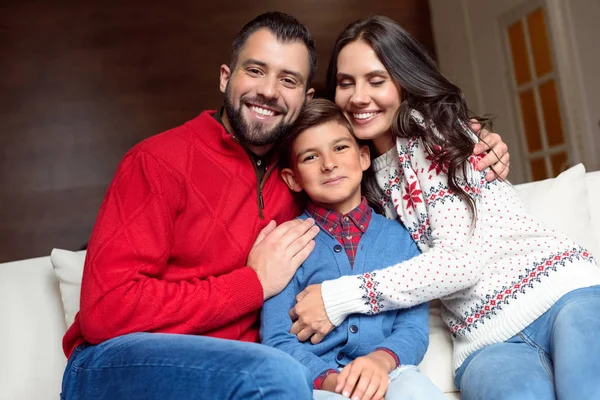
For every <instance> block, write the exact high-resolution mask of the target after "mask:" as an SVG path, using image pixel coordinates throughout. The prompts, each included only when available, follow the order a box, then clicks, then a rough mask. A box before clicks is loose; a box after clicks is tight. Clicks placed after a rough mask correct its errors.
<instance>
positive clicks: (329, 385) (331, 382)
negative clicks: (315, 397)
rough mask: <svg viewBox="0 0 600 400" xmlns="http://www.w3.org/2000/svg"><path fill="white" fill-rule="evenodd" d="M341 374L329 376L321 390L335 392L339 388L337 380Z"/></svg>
mask: <svg viewBox="0 0 600 400" xmlns="http://www.w3.org/2000/svg"><path fill="white" fill-rule="evenodd" d="M339 375H340V374H329V375H327V378H325V380H324V381H323V384H322V385H321V390H327V391H328V392H335V388H336V386H337V379H338V376H339Z"/></svg>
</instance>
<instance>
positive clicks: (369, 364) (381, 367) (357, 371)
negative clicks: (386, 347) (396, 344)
mask: <svg viewBox="0 0 600 400" xmlns="http://www.w3.org/2000/svg"><path fill="white" fill-rule="evenodd" d="M394 368H396V362H395V361H394V359H393V358H392V356H390V355H389V354H387V353H386V352H385V351H381V350H376V351H374V352H373V353H371V354H368V355H366V356H363V357H358V358H357V359H355V360H354V361H352V362H351V363H350V364H348V365H346V366H345V367H344V369H343V370H342V372H341V373H340V374H339V376H338V377H337V386H336V388H335V391H336V393H341V394H342V396H345V397H351V398H352V400H381V399H383V396H385V392H386V391H387V388H388V385H389V377H388V375H389V373H390V372H391V371H392V370H393V369H394Z"/></svg>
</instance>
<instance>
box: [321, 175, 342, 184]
mask: <svg viewBox="0 0 600 400" xmlns="http://www.w3.org/2000/svg"><path fill="white" fill-rule="evenodd" d="M343 179H344V177H343V176H338V177H337V178H331V179H327V180H326V181H325V182H323V185H331V186H333V185H337V184H338V183H340V182H341V181H342V180H343Z"/></svg>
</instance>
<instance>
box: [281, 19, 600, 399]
mask: <svg viewBox="0 0 600 400" xmlns="http://www.w3.org/2000/svg"><path fill="white" fill-rule="evenodd" d="M328 89H329V91H330V93H331V94H332V96H333V97H334V99H335V102H336V103H337V104H338V105H339V106H340V107H342V108H343V109H344V112H345V114H346V116H347V117H348V118H349V120H350V121H351V123H352V125H353V128H354V131H355V134H356V136H357V137H358V138H360V139H370V140H372V143H373V147H374V149H375V150H376V152H377V153H378V154H379V157H377V158H376V159H375V160H374V161H373V163H374V166H375V169H376V171H377V172H376V173H377V182H378V186H379V188H380V192H381V198H382V205H383V207H384V209H385V211H386V215H387V216H388V217H390V218H399V219H400V220H401V221H402V222H403V223H404V225H405V226H406V228H407V229H408V230H409V231H410V232H411V234H412V236H413V239H414V240H415V242H416V243H417V244H418V246H419V247H420V249H421V251H422V252H423V254H421V255H420V256H418V257H415V258H413V259H412V260H409V261H406V262H403V263H401V264H398V265H394V266H391V267H389V268H386V269H383V270H380V271H375V272H372V273H366V274H362V275H358V276H346V277H342V278H339V279H336V280H332V281H326V282H324V283H323V284H322V285H314V286H311V287H309V288H307V289H306V290H305V291H304V292H303V293H301V294H300V295H299V296H298V297H299V299H300V301H299V303H298V304H297V305H296V306H295V307H294V308H293V309H292V311H291V315H292V316H293V317H294V319H296V321H295V323H294V325H293V326H292V332H293V333H295V334H297V336H298V338H299V339H300V340H307V339H308V338H310V337H311V336H312V335H313V334H314V335H315V336H314V337H312V339H311V340H312V341H313V343H314V342H317V341H318V340H320V338H322V337H323V336H324V335H326V334H327V333H328V332H329V331H330V330H331V329H332V328H333V326H334V325H336V326H337V325H339V324H340V322H341V321H343V320H344V319H345V318H346V317H347V316H348V315H350V314H352V313H363V314H364V313H366V314H375V313H378V312H380V311H385V310H390V309H398V308H407V307H411V306H414V305H417V304H420V303H423V302H426V301H429V300H433V299H436V298H441V299H442V303H443V305H444V311H445V312H444V320H445V322H446V324H447V325H448V328H449V329H450V330H451V332H452V335H453V338H454V356H453V367H454V371H455V383H456V386H457V387H458V388H459V389H460V390H461V392H462V397H463V399H466V400H469V399H484V398H485V399H525V398H531V399H534V398H535V399H546V398H547V399H552V398H556V397H558V398H559V399H561V398H573V399H591V398H600V397H599V396H600V379H599V378H600V375H599V374H600V373H599V371H600V343H599V342H598V341H597V340H596V339H595V337H596V335H597V332H600V313H599V312H598V311H597V310H598V309H600V286H598V285H600V268H598V267H597V265H596V264H595V262H594V260H593V258H592V257H591V255H590V254H589V253H588V252H587V251H586V250H585V249H583V248H581V247H580V246H578V245H576V244H574V243H572V242H571V241H569V240H568V239H567V238H565V237H563V236H562V235H560V234H558V233H555V232H552V231H550V230H547V229H545V228H544V227H543V226H542V225H541V224H540V223H539V222H537V221H536V220H535V219H534V218H533V217H531V215H529V214H528V213H527V211H526V210H525V208H524V206H523V204H522V203H521V202H520V200H519V198H518V197H517V195H516V193H515V191H514V189H513V188H512V187H511V186H510V185H509V184H508V183H506V182H500V181H493V182H490V183H488V182H486V180H485V179H484V178H485V173H481V172H479V171H477V169H476V168H475V166H476V165H477V163H478V157H474V156H472V155H471V152H472V149H473V146H474V145H475V143H476V142H477V137H476V136H475V135H474V134H473V133H472V131H471V130H470V129H469V128H468V127H467V125H466V121H468V110H467V107H466V104H465V102H464V100H463V98H462V95H461V92H460V90H459V88H458V87H456V86H455V85H453V84H452V83H450V82H449V81H448V80H447V79H446V78H445V77H444V76H442V75H441V74H440V73H439V71H438V70H437V67H436V65H435V63H434V62H433V60H432V59H431V58H430V57H429V56H428V55H427V54H426V52H425V51H424V50H423V48H422V47H421V46H420V45H419V44H418V43H417V42H416V41H415V40H414V39H413V38H412V37H411V36H410V35H408V34H407V33H406V32H405V31H404V30H403V29H402V28H401V27H400V26H398V25H397V24H396V23H395V22H393V21H392V20H390V19H388V18H385V17H381V16H374V17H369V18H366V19H363V20H359V21H357V22H355V23H353V24H351V25H349V26H348V27H347V28H346V30H345V31H344V32H343V33H342V34H341V36H340V37H339V38H338V40H337V42H336V44H335V46H334V50H333V55H332V59H331V62H330V65H329V70H328ZM584 305H585V306H584ZM355 379H356V378H355V377H354V376H352V374H351V372H350V373H347V374H345V375H344V376H343V377H342V376H340V378H339V379H338V382H339V383H338V389H340V390H342V389H341V388H342V387H343V388H344V389H343V390H346V387H353V385H354V383H355Z"/></svg>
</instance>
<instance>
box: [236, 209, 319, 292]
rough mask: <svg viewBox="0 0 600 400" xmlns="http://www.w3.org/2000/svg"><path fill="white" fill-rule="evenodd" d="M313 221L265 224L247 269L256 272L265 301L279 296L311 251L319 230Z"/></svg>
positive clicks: (249, 258)
mask: <svg viewBox="0 0 600 400" xmlns="http://www.w3.org/2000/svg"><path fill="white" fill-rule="evenodd" d="M314 223H315V221H314V220H313V219H310V218H309V219H307V220H305V221H302V220H299V219H294V220H292V221H287V222H284V223H283V224H281V225H279V226H276V223H275V221H271V222H269V224H268V225H267V226H265V227H264V228H263V229H262V230H261V231H260V233H259V234H258V236H257V237H256V240H255V241H254V245H253V246H252V250H250V254H249V255H248V261H247V265H248V266H249V267H250V268H252V269H253V270H255V271H256V275H258V279H259V280H260V283H261V284H262V287H263V292H264V297H265V300H267V299H268V298H271V297H273V296H275V295H276V294H278V293H279V292H281V291H282V290H283V288H285V286H286V285H287V284H288V283H289V281H290V280H291V279H292V277H293V276H294V273H296V270H297V269H298V267H299V266H300V265H301V264H302V263H303V262H304V260H306V258H307V257H308V255H309V254H310V252H311V251H312V249H313V248H314V247H315V242H314V240H313V239H314V238H315V236H317V233H319V227H318V226H315V225H314Z"/></svg>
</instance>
